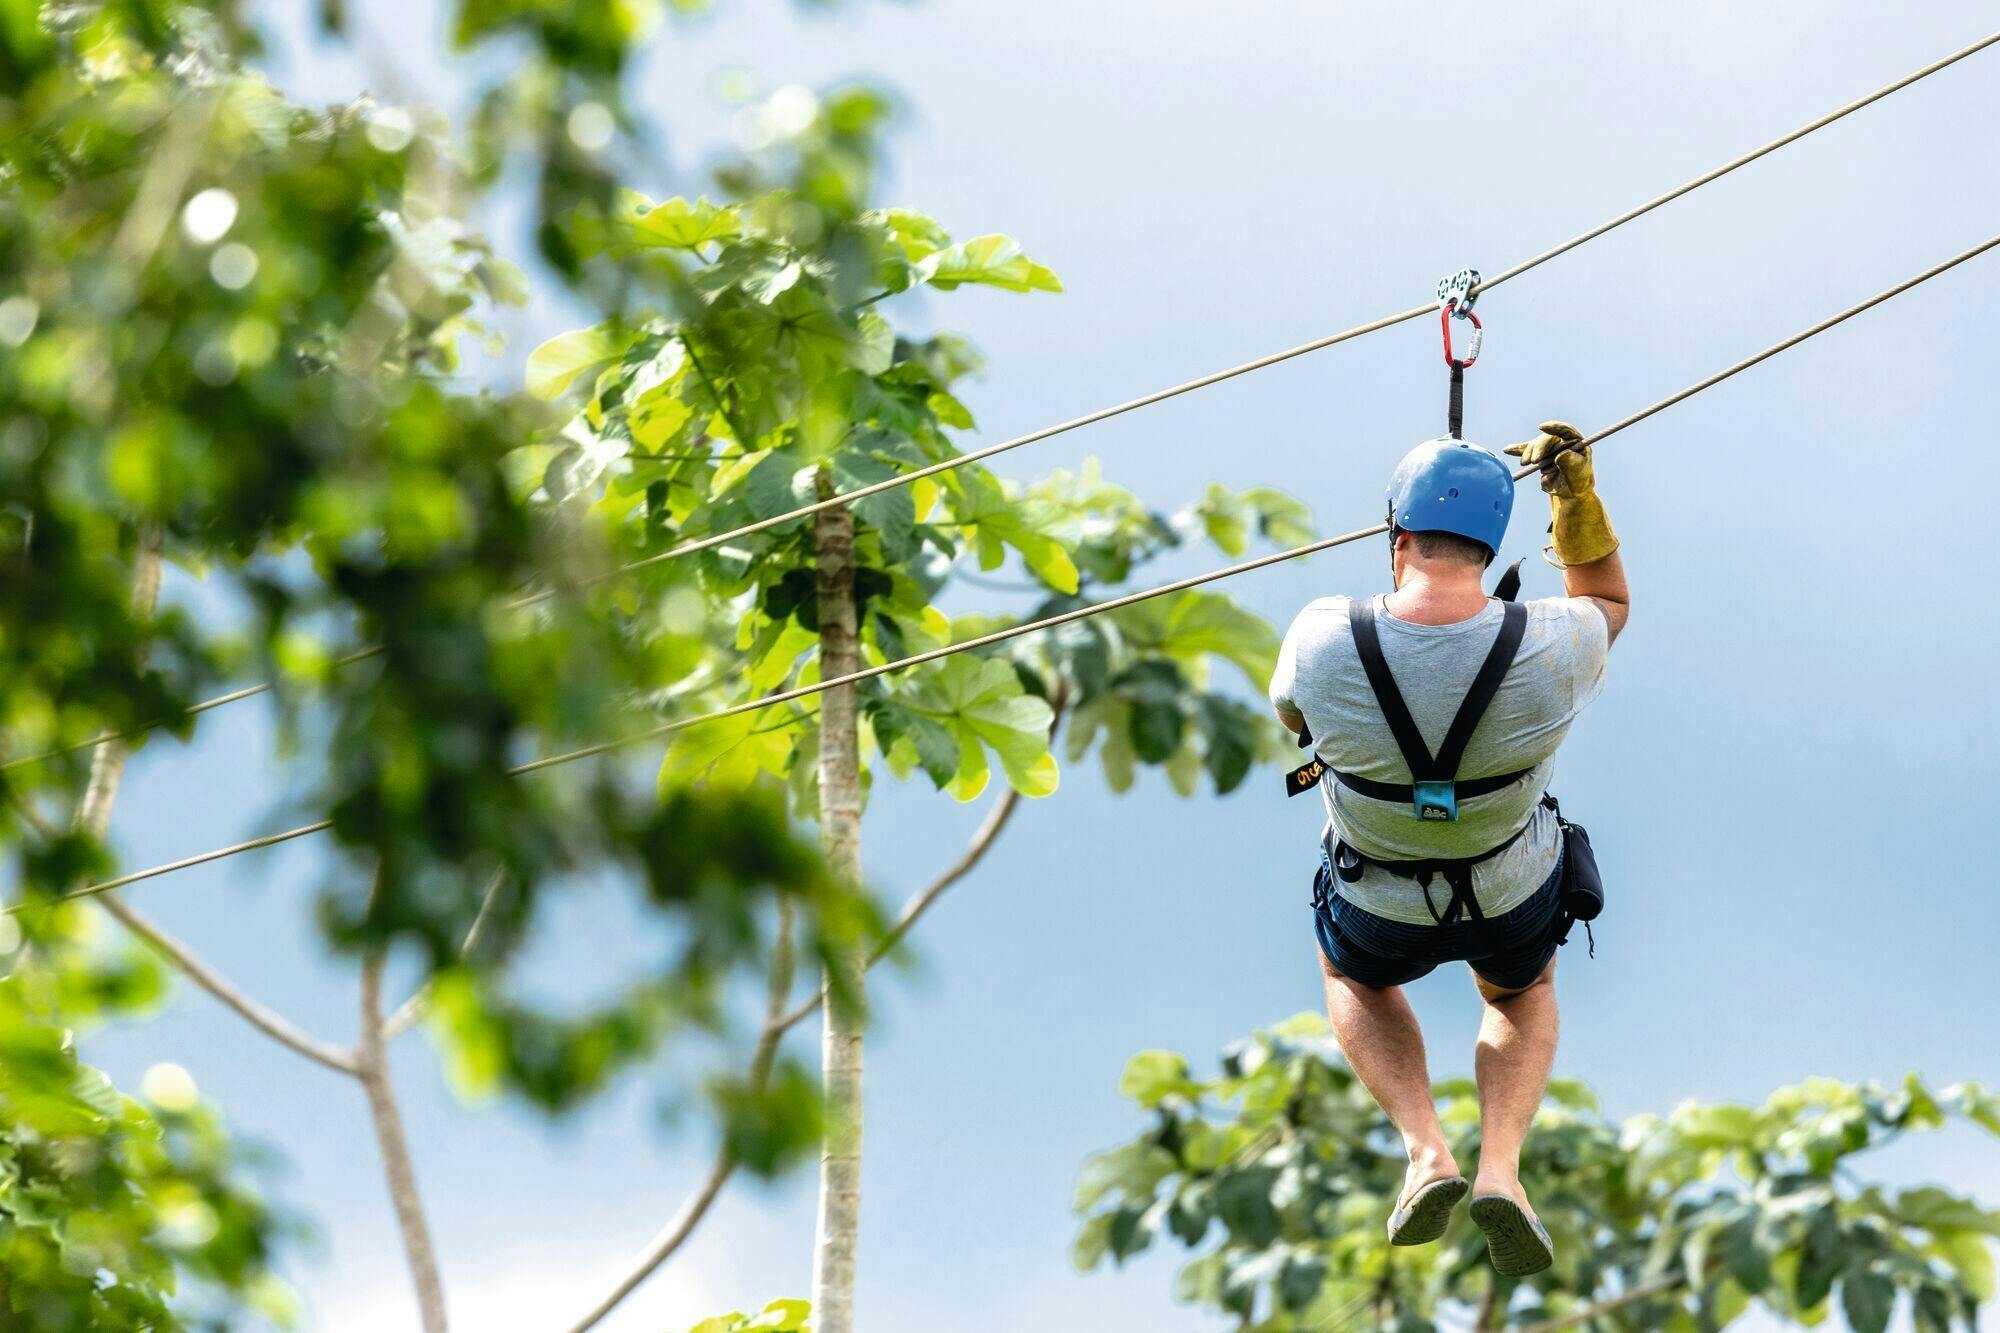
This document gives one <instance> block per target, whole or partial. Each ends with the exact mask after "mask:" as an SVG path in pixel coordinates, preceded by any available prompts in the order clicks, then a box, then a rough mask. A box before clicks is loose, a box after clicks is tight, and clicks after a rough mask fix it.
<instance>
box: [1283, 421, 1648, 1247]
mask: <svg viewBox="0 0 2000 1333" xmlns="http://www.w3.org/2000/svg"><path fill="white" fill-rule="evenodd" d="M1581 440H1582V436H1581V435H1579V434H1578V433H1577V431H1576V430H1575V429H1574V428H1573V427H1571V426H1568V425H1566V424H1564V423H1562V422H1559V421H1552V422H1549V423H1547V424H1546V425H1544V426H1543V427H1542V433H1541V435H1540V436H1538V437H1537V438H1536V439H1534V440H1530V441H1528V442H1527V443H1525V444H1517V445H1515V446H1513V447H1512V448H1511V449H1509V450H1507V452H1508V453H1510V454H1513V455H1515V456H1517V457H1519V458H1520V459H1521V460H1522V461H1523V462H1525V463H1528V464H1531V465H1535V466H1538V467H1540V469H1541V479H1542V489H1543V490H1545V491H1547V492H1548V493H1549V497H1550V504H1551V506H1552V509H1553V511H1554V523H1553V527H1552V532H1553V537H1554V541H1553V547H1554V552H1555V556H1556V558H1557V560H1558V561H1560V562H1561V563H1562V565H1563V589H1564V591H1565V592H1566V593H1567V594H1568V595H1567V596H1564V597H1552V598H1548V599H1546V600H1542V601H1534V602H1528V603H1525V604H1522V603H1516V602H1514V601H1512V596H1513V593H1512V588H1511V587H1510V588H1508V589H1507V590H1505V591H1504V592H1503V594H1502V597H1503V598H1504V599H1505V600H1502V599H1501V598H1494V597H1489V596H1488V595H1487V593H1486V591H1485V589H1484V587H1483V586H1482V585H1481V576H1482V573H1483V571H1484V570H1485V568H1486V567H1487V565H1488V564H1490V563H1491V562H1492V560H1493V557H1494V556H1495V554H1496V553H1497V552H1498V551H1499V549H1500V542H1501V538H1502V537H1503V536H1504V535H1505V534H1506V531H1507V520H1508V517H1509V515H1510V514H1511V512H1512V510H1513V501H1514V483H1513V477H1512V473H1511V471H1510V470H1509V468H1508V466H1507V464H1506V463H1505V462H1504V461H1503V460H1502V459H1501V458H1500V457H1499V456H1498V455H1497V454H1494V453H1493V452H1491V451H1490V450H1487V449H1483V448H1481V447H1479V446H1478V445H1474V444H1467V443H1464V442H1462V441H1459V440H1452V439H1444V440H1433V441H1431V442H1429V443H1427V444H1423V445H1419V446H1418V447H1417V448H1416V449H1414V450H1412V451H1411V452H1410V454H1409V455H1408V456H1407V457H1405V458H1404V459H1403V461H1402V462H1401V463H1400V464H1399V465H1398V466H1397V468H1396V471H1395V474H1394V476H1392V477H1391V478H1390V481H1389V542H1390V566H1391V570H1392V573H1393V577H1394V591H1392V592H1390V593H1388V594H1386V595H1384V596H1379V597H1375V598H1372V599H1368V600H1366V601H1358V600H1354V599H1350V598H1347V597H1326V598H1321V599H1320V600H1318V601H1315V602H1313V603H1312V604H1311V605H1309V606H1308V607H1306V609H1305V610H1304V611H1302V612H1300V613H1299V617H1298V619H1297V620H1295V621H1293V622H1292V627H1291V629H1290V630H1289V631H1288V632H1287V633H1286V635H1285V642H1284V647H1283V649H1282V650H1281V651H1280V653H1279V657H1278V669H1277V674H1276V675H1275V676H1274V677H1273V678H1272V680H1271V702H1272V704H1273V705H1274V706H1275V707H1276V709H1277V713H1278V718H1279V720H1280V721H1281V722H1283V723H1284V724H1285V726H1286V727H1288V728H1290V729H1291V730H1292V731H1294V732H1297V733H1299V734H1300V735H1301V737H1302V739H1301V744H1306V743H1307V742H1308V741H1310V742H1311V743H1312V744H1313V745H1314V747H1315V757H1316V764H1315V765H1309V766H1308V768H1307V769H1304V770H1301V774H1303V775H1304V776H1305V779H1306V780H1309V779H1310V777H1311V776H1312V774H1313V772H1314V771H1316V769H1317V766H1318V765H1323V766H1324V770H1323V771H1324V776H1322V777H1320V779H1319V786H1320V790H1321V792H1322V793H1323V795H1324V798H1325V801H1326V808H1327V813H1328V816H1329V823H1328V826H1327V829H1326V833H1325V836H1324V840H1323V847H1322V852H1321V858H1320V869H1319V874H1318V877H1317V879H1316V880H1315V881H1314V885H1313V905H1314V909H1315V917H1316V926H1317V932H1318V935H1319V946H1320V962H1321V965H1322V969H1323V970H1324V972H1325V974H1326V1002H1327V1011H1328V1013H1329V1015H1330V1016H1331V1018H1332V1020H1333V1028H1334V1032H1335V1033H1336V1034H1337V1036H1338V1037H1339V1039H1340V1046H1341V1050H1342V1051H1344V1052H1345V1053H1346V1055H1347V1059H1348V1062H1349V1063H1350V1064H1351V1065H1353V1067H1354V1072H1355V1074H1356V1075H1357V1076H1359V1078H1360V1079H1361V1081H1362V1083H1363V1084H1364V1085H1366V1087H1367V1088H1368V1091H1369V1092H1371V1093H1372V1094H1374V1097H1375V1100H1376V1101H1377V1102H1378V1103H1380V1105H1381V1107H1382V1110H1383V1111H1384V1113H1386V1114H1387V1116H1388V1117H1389V1120H1390V1121H1391V1123H1393V1124H1394V1125H1395V1127H1396V1128H1397V1130H1398V1131H1399V1132H1400V1133H1401V1134H1402V1136H1403V1143H1404V1146H1405V1147H1406V1148H1407V1150H1408V1152H1409V1158H1410V1165H1409V1171H1408V1174H1407V1176H1406V1177H1405V1179H1404V1183H1403V1192H1402V1196H1401V1198H1399V1199H1398V1200H1397V1204H1396V1208H1395V1211H1394V1212H1393V1213H1392V1214H1391V1216H1390V1218H1389V1239H1390V1242H1391V1243H1392V1244H1396V1245H1420V1244H1424V1243H1426V1242H1428V1241H1433V1240H1436V1239H1437V1238H1438V1237H1439V1236H1441V1235H1443V1234H1444V1231H1445V1228H1446V1226H1447V1225H1448V1224H1449V1222H1450V1220H1451V1210H1452V1208H1453V1207H1454V1206H1455V1205H1456V1204H1457V1202H1458V1201H1459V1200H1460V1199H1461V1198H1463V1197H1465V1195H1466V1194H1467V1193H1468V1192H1471V1193H1473V1195H1474V1198H1473V1201H1472V1217H1473V1221H1474V1222H1475V1223H1477V1224H1478V1226H1479V1228H1480V1230H1481V1231H1483V1232H1484V1233H1485V1234H1486V1238H1487V1247H1488V1251H1489V1253H1490V1255H1491V1257H1492V1260H1493V1265H1494V1267H1495V1268H1496V1269H1497V1270H1498V1271H1499V1272H1500V1273H1502V1274H1504V1275H1507V1276H1521V1275H1525V1274H1528V1273H1535V1272H1540V1271H1541V1270H1542V1269H1544V1268H1547V1267H1548V1266H1549V1265H1550V1264H1551V1263H1552V1262H1554V1257H1555V1255H1554V1249H1553V1247H1552V1245H1551V1244H1550V1241H1549V1237H1548V1233H1547V1232H1546V1231H1544V1230H1543V1229H1542V1225H1541V1223H1540V1221H1539V1220H1538V1219H1537V1218H1536V1217H1535V1214H1534V1211H1533V1209H1532V1208H1531V1207H1530V1205H1529V1203H1528V1199H1527V1195H1526V1194H1525V1193H1524V1192H1523V1190H1522V1188H1521V1180H1520V1159H1521V1145H1522V1142H1523V1140H1525V1138H1526V1137H1527V1133H1528V1126H1529V1124H1530V1122H1531V1121H1532V1120H1533V1119H1534V1116H1535V1110H1536V1108H1537V1107H1538V1106H1540V1105H1541V1101H1542V1095H1543V1093H1544V1092H1545V1091H1546V1089H1547V1086H1548V1081H1549V1069H1550V1066H1551V1064H1552V1063H1553V1061H1554V1058H1555V1049H1556V1030H1557V1020H1556V996H1555V986H1554V979H1555V952H1556V946H1557V944H1558V943H1560V942H1562V941H1563V940H1564V939H1566V938H1567V935H1568V931H1569V927H1570V924H1571V922H1570V916H1571V913H1570V912H1569V911H1568V910H1567V909H1568V907H1569V906H1571V905H1573V903H1574V898H1573V897H1572V898H1571V899H1570V900H1569V901H1567V902H1566V899H1565V894H1566V892H1570V893H1572V894H1573V893H1574V891H1575V884H1574V881H1573V880H1572V881H1569V882H1566V880H1565V875H1564V870H1565V865H1564V862H1565V852H1564V846H1565V830H1564V826H1563V824H1562V821H1561V820H1560V818H1559V816H1558V813H1557V811H1556V809H1555V806H1554V803H1553V801H1552V800H1550V799H1547V795H1546V794H1547V789H1548V785H1549V778H1550V776H1551V771H1552V763H1551V761H1552V759H1553V757H1554V755H1555V752H1556V747H1557V746H1559V745H1560V744H1561V743H1562V739H1563V736H1564V734H1565V733H1566V732H1567V731H1568V730H1569V725H1570V723H1571V721H1572V720H1574V719H1575V717H1576V715H1577V714H1578V713H1579V712H1581V711H1582V709H1583V707H1584V705H1585V704H1588V703H1589V702H1590V701H1591V700H1592V699H1594V698H1596V697H1597V693H1598V691H1599V690H1600V689H1601V688H1602V686H1603V681H1604V663H1605V655H1606V653H1607V651H1608V650H1609V648H1610V646H1611V643H1612V641H1613V640H1615V639H1616V638H1617V637H1618V633H1619V631H1620V630H1621V629H1623V628H1624V626H1625V620H1626V616H1627V614H1628V610H1629V600H1628V595H1627V592H1626V588H1625V570H1624V565H1623V563H1622V562H1621V561H1620V559H1619V557H1618V554H1617V551H1618V539H1617V537H1616V536H1614V535H1613V533H1612V531H1611V524H1610V522H1609V520H1608V519H1607V518H1606V516H1605V512H1604V505H1603V502H1602V501H1600V500H1599V499H1598V497H1597V494H1596V490H1595V486H1594V482H1593V478H1592V472H1591V459H1590V453H1589V451H1588V449H1585V448H1579V447H1578V446H1579V443H1580V441H1581ZM1503 582H1504V583H1508V584H1512V583H1514V582H1515V581H1514V580H1512V579H1504V580H1503ZM1433 747H1435V748H1433ZM1578 832H1580V831H1578ZM1568 859H1569V860H1570V861H1571V862H1572V863H1580V862H1582V861H1584V860H1586V859H1588V856H1587V846H1586V848H1584V849H1579V850H1578V851H1577V852H1573V853H1571V854H1570V855H1569V857H1568ZM1572 868H1573V867H1572ZM1594 875H1595V870H1594V862H1593V863H1592V869H1591V871H1590V876H1591V877H1592V878H1593V879H1594ZM1590 914H1591V913H1590V912H1589V911H1584V912H1581V913H1577V915H1583V916H1588V915H1590ZM1459 960H1463V961H1465V962H1468V963H1470V964H1471V967H1472V971H1473V979H1474V981H1475V982H1476V984H1477V985H1478V987H1479V994H1480V996H1481V997H1482V998H1483V999H1484V1000H1485V1002H1486V1009H1485V1014H1484V1017H1483V1019H1482V1021H1481V1024H1480V1029H1479V1044H1478V1051H1477V1055H1476V1057H1475V1070H1476V1073H1477V1075H1478V1082H1479V1106H1480V1151H1479V1169H1478V1173H1477V1177H1476V1179H1475V1180H1473V1181H1471V1182H1468V1181H1467V1180H1466V1179H1465V1177H1464V1176H1463V1175H1461V1174H1460V1173H1459V1166H1458V1163H1457V1162H1456V1161H1455V1160H1454V1159H1453V1157H1452V1152H1451V1147H1450V1145H1449V1144H1448V1143H1446V1141H1445V1134H1444V1128H1443V1126H1441V1125H1440V1124H1439V1123H1438V1117H1437V1109H1436V1105H1435V1103H1434V1102H1433V1100H1432V1097H1431V1078H1430V1071H1429V1069H1428V1067H1427V1066H1426V1064H1425V1059H1424V1038H1423V1033H1422V1031H1421V1029H1420V1028H1419V1027H1418V1024H1417V1018H1416V1014H1415V1013H1414V1012H1413V1011H1412V1010H1411V1008H1410V1002H1409V1000H1408V999H1407V998H1406V997H1405V996H1404V994H1403V989H1402V988H1403V985H1404V983H1406V982H1411V981H1415V980H1416V979H1417V978H1419V977H1421V976H1424V975H1425V974H1427V973H1428V972H1430V971H1431V970H1432V969H1433V968H1435V967H1436V966H1437V965H1438V964H1439V963H1443V962H1452V961H1459Z"/></svg>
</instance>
